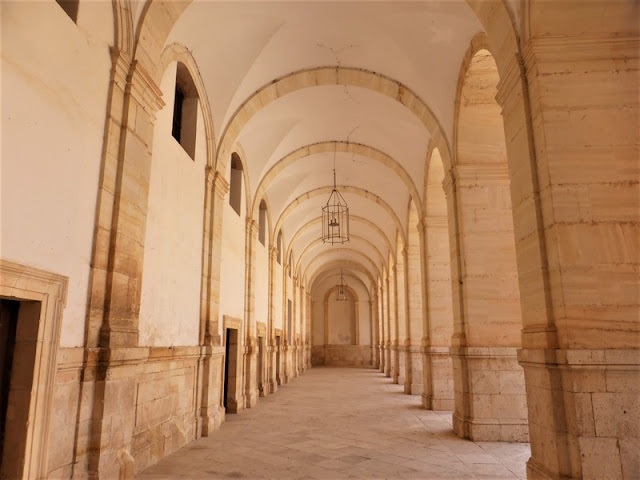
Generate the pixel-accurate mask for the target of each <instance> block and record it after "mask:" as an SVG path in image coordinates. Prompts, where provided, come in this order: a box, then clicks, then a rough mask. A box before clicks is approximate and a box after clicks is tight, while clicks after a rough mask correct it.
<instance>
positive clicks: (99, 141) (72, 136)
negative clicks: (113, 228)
mask: <svg viewBox="0 0 640 480" xmlns="http://www.w3.org/2000/svg"><path fill="white" fill-rule="evenodd" d="M100 3H101V4H102V5H95V6H94V9H93V10H92V11H93V12H94V13H96V12H97V13H99V15H100V16H101V18H102V24H103V25H104V27H103V28H98V29H92V30H84V29H83V28H82V24H80V27H78V26H76V25H75V24H74V23H73V22H72V21H71V19H69V17H68V16H67V15H66V14H65V13H64V11H63V10H62V9H61V8H60V6H59V5H58V4H57V3H55V2H53V1H52V2H3V4H2V67H1V68H2V139H1V145H2V147H1V148H2V155H1V159H2V160H1V162H2V163H1V168H0V205H1V207H0V209H1V210H0V227H1V228H0V256H1V257H2V258H3V259H8V260H11V261H14V262H18V263H22V264H25V265H29V266H32V267H36V268H40V269H43V270H47V271H50V272H55V273H58V274H62V275H65V276H67V277H68V278H69V290H68V296H67V303H66V307H65V309H64V312H63V318H62V330H61V338H60V344H61V346H63V347H75V346H81V345H82V344H83V341H84V325H85V316H86V310H87V298H88V284H89V267H90V262H91V249H92V244H93V229H94V224H95V213H96V212H95V209H96V197H97V189H98V181H99V175H100V163H101V156H102V145H103V136H104V125H105V117H106V104H107V93H108V82H109V73H110V69H111V59H110V55H109V47H108V43H107V42H108V41H109V39H110V38H111V31H112V29H111V28H110V27H109V25H110V23H111V21H112V20H111V19H112V7H111V4H110V3H109V2H100ZM82 18H83V17H82V15H80V14H79V21H80V20H82Z"/></svg>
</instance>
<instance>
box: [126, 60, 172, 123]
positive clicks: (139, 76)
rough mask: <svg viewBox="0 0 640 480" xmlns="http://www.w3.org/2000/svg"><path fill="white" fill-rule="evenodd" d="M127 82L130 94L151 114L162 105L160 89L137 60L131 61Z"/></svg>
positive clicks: (153, 114)
mask: <svg viewBox="0 0 640 480" xmlns="http://www.w3.org/2000/svg"><path fill="white" fill-rule="evenodd" d="M127 83H128V90H129V92H130V93H131V96H132V97H133V98H134V99H135V100H136V101H137V102H138V103H139V104H140V105H141V106H142V108H144V109H145V110H146V111H148V112H149V113H150V114H151V115H152V116H154V117H155V114H156V112H157V111H158V110H160V109H161V108H162V107H164V101H163V100H162V90H160V87H158V86H157V85H156V82H154V80H153V78H151V75H149V73H148V72H147V71H146V70H145V69H144V68H143V67H142V66H141V65H140V63H139V62H138V61H137V60H134V61H133V62H132V63H131V68H130V69H129V74H128V76H127Z"/></svg>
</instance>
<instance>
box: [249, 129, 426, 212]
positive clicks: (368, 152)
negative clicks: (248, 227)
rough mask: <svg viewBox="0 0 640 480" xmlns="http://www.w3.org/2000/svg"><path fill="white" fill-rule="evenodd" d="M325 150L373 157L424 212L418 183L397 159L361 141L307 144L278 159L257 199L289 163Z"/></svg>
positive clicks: (267, 175) (259, 189)
mask: <svg viewBox="0 0 640 480" xmlns="http://www.w3.org/2000/svg"><path fill="white" fill-rule="evenodd" d="M325 152H346V153H354V154H357V155H362V156H365V157H368V158H371V159H373V160H375V161H377V162H379V163H381V164H382V165H384V166H385V167H388V168H389V169H391V170H392V171H393V172H394V173H395V174H396V175H398V177H400V179H401V180H402V181H403V182H404V184H405V185H406V187H407V190H408V191H409V192H410V196H411V198H412V199H413V200H414V201H415V202H416V205H417V206H418V208H419V210H420V212H422V203H421V201H420V199H421V197H420V193H419V192H418V189H417V188H416V185H415V183H414V182H413V179H412V178H411V176H410V175H409V174H408V173H407V171H406V170H405V169H404V167H402V165H401V164H400V163H399V162H398V161H397V160H395V159H394V158H393V157H391V156H389V155H387V154H386V153H384V152H382V151H380V150H378V149H376V148H374V147H370V146H368V145H363V144H360V143H352V142H342V141H327V142H318V143H314V144H311V145H305V146H303V147H300V148H298V149H296V150H294V151H293V152H291V153H289V154H287V155H285V156H284V157H283V158H281V159H280V160H278V161H277V162H276V163H275V164H274V165H273V166H272V167H271V168H270V169H269V171H267V173H266V174H265V175H264V176H263V177H262V179H261V180H260V183H259V185H258V187H257V189H256V194H255V199H257V198H260V197H261V196H262V195H264V194H265V192H266V191H267V189H268V187H269V184H270V183H271V182H272V181H273V180H274V179H275V178H276V177H277V176H278V174H279V173H281V172H282V171H283V170H284V169H285V168H287V167H288V166H289V165H292V164H293V163H295V162H297V161H301V160H303V159H305V158H308V157H310V156H312V155H315V154H319V153H325ZM256 201H257V200H254V204H253V206H252V211H255V208H256Z"/></svg>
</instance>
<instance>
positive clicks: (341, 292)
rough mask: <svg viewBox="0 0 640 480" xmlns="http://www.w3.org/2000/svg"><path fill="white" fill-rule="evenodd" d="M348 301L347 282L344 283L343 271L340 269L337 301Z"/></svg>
mask: <svg viewBox="0 0 640 480" xmlns="http://www.w3.org/2000/svg"><path fill="white" fill-rule="evenodd" d="M347 300H348V298H347V282H345V281H344V277H343V276H342V269H340V280H338V283H336V301H338V302H346V301H347Z"/></svg>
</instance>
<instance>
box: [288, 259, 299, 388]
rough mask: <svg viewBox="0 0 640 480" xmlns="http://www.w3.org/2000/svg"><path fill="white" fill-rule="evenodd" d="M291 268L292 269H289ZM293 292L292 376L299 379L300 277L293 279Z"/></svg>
mask: <svg viewBox="0 0 640 480" xmlns="http://www.w3.org/2000/svg"><path fill="white" fill-rule="evenodd" d="M289 268H291V267H289ZM292 283H293V292H291V298H292V299H293V301H292V304H293V305H292V311H291V317H292V318H291V328H292V330H293V331H292V332H291V339H292V341H293V348H292V352H291V375H292V376H293V377H297V376H298V375H299V373H300V372H299V371H298V338H297V333H298V329H297V328H296V324H297V321H298V277H293V281H292Z"/></svg>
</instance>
